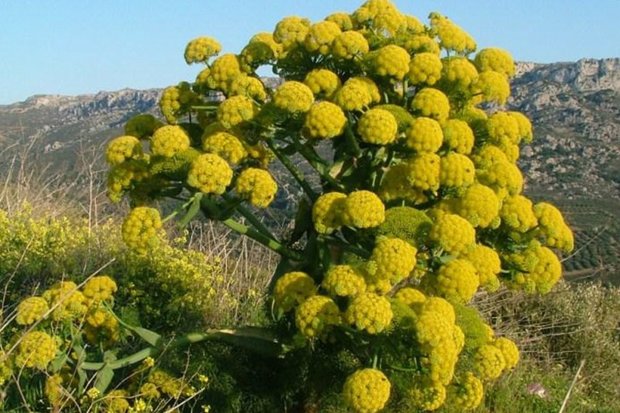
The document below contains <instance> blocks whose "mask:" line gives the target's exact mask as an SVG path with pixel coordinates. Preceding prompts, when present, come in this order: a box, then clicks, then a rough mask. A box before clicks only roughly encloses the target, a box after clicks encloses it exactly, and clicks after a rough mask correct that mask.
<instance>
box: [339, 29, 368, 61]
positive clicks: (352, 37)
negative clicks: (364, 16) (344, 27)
mask: <svg viewBox="0 0 620 413" xmlns="http://www.w3.org/2000/svg"><path fill="white" fill-rule="evenodd" d="M369 49H370V48H369V46H368V41H367V40H366V38H365V37H364V36H363V35H362V34H361V33H359V32H356V31H353V30H348V31H345V32H343V33H341V34H339V35H338V36H336V38H335V39H334V43H333V44H332V52H333V54H334V56H337V57H340V58H342V59H347V60H350V59H354V58H359V57H362V56H364V55H365V54H366V53H368V51H369Z"/></svg>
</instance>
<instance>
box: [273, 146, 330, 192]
mask: <svg viewBox="0 0 620 413" xmlns="http://www.w3.org/2000/svg"><path fill="white" fill-rule="evenodd" d="M266 142H267V146H269V149H271V151H272V152H273V153H274V154H275V155H276V157H277V158H278V159H279V160H280V162H282V164H283V165H284V167H285V168H286V169H288V171H289V172H290V173H291V175H293V177H294V178H295V180H296V181H297V183H299V185H300V186H301V188H302V189H303V190H304V192H305V193H306V195H307V196H308V197H309V198H310V199H311V200H312V201H313V202H314V200H315V199H317V198H318V195H317V193H316V192H315V191H314V189H312V187H311V186H310V184H309V183H308V181H306V179H305V178H304V174H303V172H301V171H300V170H299V169H298V168H297V167H296V166H295V165H293V162H291V160H290V159H289V158H288V157H287V156H286V155H285V154H283V153H282V151H280V149H279V148H277V147H276V145H275V144H274V142H273V141H272V140H270V139H268V140H267V141H266Z"/></svg>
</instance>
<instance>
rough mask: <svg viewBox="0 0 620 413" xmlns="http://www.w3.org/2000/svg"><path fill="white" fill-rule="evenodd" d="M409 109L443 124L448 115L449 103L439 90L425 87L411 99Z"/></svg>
mask: <svg viewBox="0 0 620 413" xmlns="http://www.w3.org/2000/svg"><path fill="white" fill-rule="evenodd" d="M411 109H412V110H413V111H414V113H418V114H419V115H421V116H426V117H429V118H433V119H435V120H437V121H439V122H443V121H445V120H447V119H448V116H449V115H450V101H449V100H448V97H447V96H446V95H445V94H444V93H443V92H442V91H440V90H439V89H433V88H431V87H426V88H423V89H422V90H420V91H419V92H418V93H416V95H415V96H414V97H413V100H412V101H411Z"/></svg>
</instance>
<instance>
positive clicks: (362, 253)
mask: <svg viewBox="0 0 620 413" xmlns="http://www.w3.org/2000/svg"><path fill="white" fill-rule="evenodd" d="M325 241H326V242H327V243H328V244H332V245H337V246H339V247H341V248H342V249H343V250H345V251H348V252H352V253H353V254H355V255H357V256H358V257H361V258H364V259H369V258H370V255H371V254H370V252H368V251H366V250H365V249H364V248H360V247H356V246H355V245H351V244H349V243H347V242H346V241H345V240H342V239H340V238H333V237H325Z"/></svg>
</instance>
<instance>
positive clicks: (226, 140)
mask: <svg viewBox="0 0 620 413" xmlns="http://www.w3.org/2000/svg"><path fill="white" fill-rule="evenodd" d="M202 149H204V150H205V152H209V153H212V154H215V155H218V156H220V157H221V158H223V159H225V160H226V161H227V162H230V163H231V164H233V165H235V164H238V163H239V162H241V161H243V160H244V159H245V158H246V157H247V156H248V152H247V151H246V150H245V148H244V146H243V144H242V143H241V141H240V140H239V139H238V138H237V137H236V136H235V135H232V134H230V133H228V132H216V133H213V134H211V135H208V136H203V139H202Z"/></svg>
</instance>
